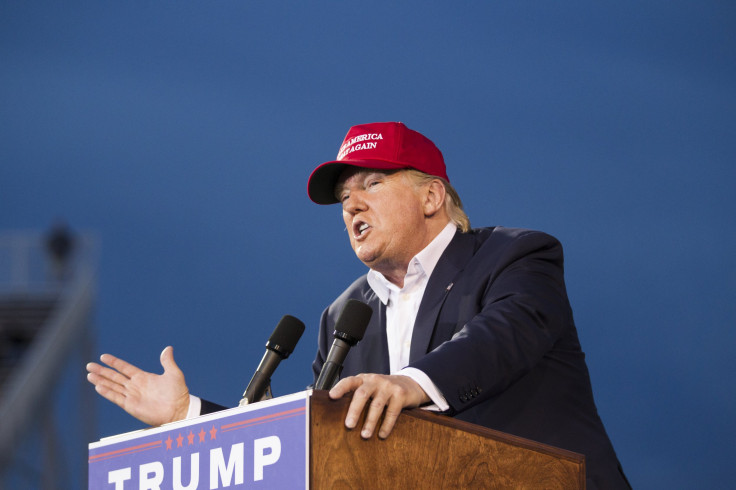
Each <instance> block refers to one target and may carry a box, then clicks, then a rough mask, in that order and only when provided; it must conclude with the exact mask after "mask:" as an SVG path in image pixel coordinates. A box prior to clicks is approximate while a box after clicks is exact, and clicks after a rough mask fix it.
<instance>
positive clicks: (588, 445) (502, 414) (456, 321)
mask: <svg viewBox="0 0 736 490" xmlns="http://www.w3.org/2000/svg"><path fill="white" fill-rule="evenodd" d="M349 298H355V299H358V300H361V301H363V302H365V303H367V304H369V305H370V306H371V307H372V308H373V316H372V318H371V321H370V323H369V325H368V328H367V330H366V333H365V336H364V337H363V340H362V341H361V342H360V343H359V344H358V345H357V346H355V347H353V348H352V349H351V350H350V352H349V353H348V356H347V358H346V359H345V362H344V364H343V366H344V367H343V371H342V377H345V376H350V375H355V374H358V373H368V372H370V373H383V374H388V373H389V359H388V343H387V340H386V311H385V306H384V305H383V304H382V303H381V302H380V300H379V299H378V297H377V296H376V295H375V293H374V292H373V290H372V289H371V288H370V286H369V285H368V282H367V280H366V276H363V277H361V278H359V279H358V280H356V281H355V282H354V283H353V284H352V285H351V286H350V287H349V288H348V289H347V290H346V291H345V292H344V293H343V294H341V295H340V297H339V298H337V300H335V302H334V303H332V304H331V305H330V306H329V307H328V308H327V309H326V310H325V311H324V313H323V315H322V320H321V325H320V331H319V351H318V353H317V358H316V359H315V361H314V363H313V366H312V368H313V371H314V376H315V379H316V378H317V376H318V375H319V372H320V369H321V368H322V364H323V362H324V360H325V358H326V357H327V353H328V351H329V348H330V345H331V343H332V339H333V336H332V333H333V330H334V325H335V322H336V320H337V317H338V315H339V314H340V312H341V311H342V307H343V305H344V303H345V302H346V301H347V300H348V299H349ZM409 365H410V366H411V367H415V368H418V369H420V370H422V371H423V372H425V373H426V374H427V375H428V376H429V378H430V379H431V380H432V381H433V382H434V383H435V384H436V385H437V387H438V388H439V390H440V391H441V392H442V394H443V395H444V396H445V398H446V399H447V402H448V404H449V405H450V410H449V412H448V415H451V416H454V417H457V418H458V419H462V420H466V421H469V422H472V423H475V424H479V425H482V426H485V427H489V428H492V429H496V430H500V431H503V432H507V433H510V434H514V435H517V436H521V437H525V438H528V439H532V440H535V441H539V442H542V443H545V444H549V445H552V446H556V447H559V448H563V449H568V450H571V451H575V452H578V453H582V454H584V455H585V458H586V474H587V487H588V488H589V489H593V488H628V483H627V482H626V479H625V476H624V475H623V472H622V471H621V467H620V464H619V462H618V459H617V457H616V454H615V452H614V450H613V447H612V445H611V443H610V441H609V439H608V436H607V434H606V431H605V429H604V427H603V424H602V422H601V420H600V417H599V416H598V412H597V409H596V406H595V403H594V401H593V393H592V389H591V384H590V379H589V375H588V368H587V366H586V364H585V355H584V353H583V352H582V350H581V347H580V343H579V341H578V335H577V331H576V328H575V324H574V322H573V316H572V311H571V308H570V304H569V301H568V298H567V292H566V288H565V282H564V278H563V254H562V247H561V245H560V243H559V242H558V241H557V240H556V239H554V238H553V237H551V236H549V235H546V234H544V233H541V232H536V231H531V230H523V229H511V228H502V227H495V228H483V229H475V230H472V231H470V232H468V233H460V232H458V233H456V234H455V237H454V238H453V240H452V242H451V243H450V245H449V246H448V247H447V249H446V250H445V251H444V253H443V255H442V257H441V258H440V260H439V262H438V263H437V266H436V267H435V269H434V272H433V273H432V276H431V277H430V278H429V283H428V284H427V288H426V290H425V293H424V297H423V298H422V302H421V305H420V308H419V312H418V314H417V318H416V321H415V325H414V330H413V334H412V341H411V351H410V364H409Z"/></svg>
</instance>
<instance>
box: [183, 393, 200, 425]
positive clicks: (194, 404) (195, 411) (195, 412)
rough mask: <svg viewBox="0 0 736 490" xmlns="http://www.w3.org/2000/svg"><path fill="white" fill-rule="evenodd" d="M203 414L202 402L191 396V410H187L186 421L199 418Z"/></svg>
mask: <svg viewBox="0 0 736 490" xmlns="http://www.w3.org/2000/svg"><path fill="white" fill-rule="evenodd" d="M200 412H202V400H201V399H200V398H199V397H196V396H194V395H189V410H187V418H186V420H189V419H193V418H194V417H199V415H200Z"/></svg>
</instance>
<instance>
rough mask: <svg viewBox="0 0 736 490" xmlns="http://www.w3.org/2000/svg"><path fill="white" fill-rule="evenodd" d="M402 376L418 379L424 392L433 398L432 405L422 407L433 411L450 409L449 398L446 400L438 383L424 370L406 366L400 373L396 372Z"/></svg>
mask: <svg viewBox="0 0 736 490" xmlns="http://www.w3.org/2000/svg"><path fill="white" fill-rule="evenodd" d="M396 374H398V375H400V376H407V377H409V378H411V379H413V380H414V381H416V382H417V383H418V384H419V386H421V387H422V389H423V390H424V392H425V393H426V394H427V396H428V397H429V399H430V400H432V403H433V404H432V405H428V406H424V407H422V408H423V409H425V410H431V411H433V412H445V411H447V410H449V409H450V404H449V403H447V400H445V397H444V396H443V395H442V393H440V390H439V388H437V385H435V384H434V383H433V382H432V380H431V379H429V376H427V375H426V374H424V371H420V370H419V369H417V368H413V367H405V368H404V369H402V370H401V371H399V372H398V373H396Z"/></svg>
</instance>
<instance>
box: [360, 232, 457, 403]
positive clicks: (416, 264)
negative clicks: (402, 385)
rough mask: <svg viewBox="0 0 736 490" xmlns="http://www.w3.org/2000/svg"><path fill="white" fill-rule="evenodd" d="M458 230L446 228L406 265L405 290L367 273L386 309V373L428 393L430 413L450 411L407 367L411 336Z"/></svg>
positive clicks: (420, 376)
mask: <svg viewBox="0 0 736 490" xmlns="http://www.w3.org/2000/svg"><path fill="white" fill-rule="evenodd" d="M456 231H457V227H456V226H455V225H454V224H453V223H452V222H450V223H448V224H447V226H445V228H444V229H443V230H442V231H441V232H440V233H439V234H438V235H437V236H436V237H435V238H434V240H432V241H431V242H430V243H429V245H427V246H426V247H425V248H424V249H423V250H422V251H421V252H419V253H418V254H416V255H415V256H414V258H412V259H411V261H410V262H409V267H408V268H407V270H406V276H404V287H402V288H399V287H398V286H397V285H395V284H393V283H391V282H389V281H388V280H387V279H386V278H385V277H384V276H383V274H381V273H380V272H376V271H374V270H372V269H371V270H370V271H369V272H368V276H367V279H368V285H369V286H370V287H371V289H373V291H374V292H375V293H376V296H378V299H379V300H381V302H382V303H383V304H384V305H386V337H387V339H388V357H389V369H390V370H389V372H390V373H391V374H400V375H403V376H408V377H410V378H411V379H413V380H414V381H416V382H417V383H419V386H421V387H422V389H423V390H424V391H425V393H427V395H428V396H429V398H430V399H431V400H432V402H433V403H434V404H435V405H436V407H428V408H431V409H435V410H436V409H438V410H447V409H448V408H450V407H449V405H448V403H447V401H446V400H445V397H444V396H442V393H440V392H439V390H438V389H437V387H436V386H435V384H434V383H433V382H432V380H430V379H429V377H428V376H427V375H426V374H424V372H422V371H420V370H418V369H415V368H408V367H406V366H407V365H408V364H409V352H410V350H411V336H412V332H413V331H414V322H415V320H416V318H417V313H418V312H419V305H420V304H421V302H422V297H423V296H424V290H425V289H426V288H427V283H428V282H429V277H430V276H431V275H432V271H434V268H435V266H436V265H437V262H439V260H440V257H441V256H442V253H443V252H444V251H445V249H446V248H447V246H448V245H449V244H450V242H451V241H452V238H453V237H454V236H455V232H456Z"/></svg>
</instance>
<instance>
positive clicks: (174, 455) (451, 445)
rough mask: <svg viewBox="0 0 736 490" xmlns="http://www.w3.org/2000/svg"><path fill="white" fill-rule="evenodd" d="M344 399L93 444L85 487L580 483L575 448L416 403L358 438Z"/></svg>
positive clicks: (257, 407)
mask: <svg viewBox="0 0 736 490" xmlns="http://www.w3.org/2000/svg"><path fill="white" fill-rule="evenodd" d="M348 404H349V399H346V398H345V399H342V400H330V399H329V397H328V396H327V392H326V391H314V392H312V391H306V392H302V393H297V394H294V395H288V396H285V397H280V398H275V399H273V400H268V401H264V402H259V403H254V404H252V405H248V406H246V407H241V408H234V409H230V410H225V411H222V412H218V413H215V414H209V415H206V416H203V417H198V418H196V419H191V420H187V421H182V422H176V423H174V424H168V425H165V426H162V427H157V428H152V429H146V430H142V431H138V432H135V433H131V434H123V435H121V436H114V437H112V438H108V439H106V440H102V441H100V442H96V443H92V444H90V450H89V488H90V489H92V488H94V489H104V488H110V489H115V490H125V489H149V488H150V489H154V488H183V489H188V490H190V489H195V488H267V489H273V488H314V489H352V488H354V489H363V488H412V489H414V488H433V489H434V488H484V489H486V488H490V489H493V488H504V489H506V488H519V489H520V488H524V489H527V488H533V489H537V488H542V489H565V490H567V489H578V488H585V461H584V457H583V456H582V455H580V454H576V453H573V452H570V451H565V450H561V449H557V448H553V447H550V446H547V445H544V444H540V443H536V442H533V441H529V440H527V439H522V438H520V437H515V436H511V435H508V434H504V433H501V432H498V431H494V430H490V429H486V428H484V427H479V426H477V425H473V424H469V423H466V422H462V421H459V420H455V419H452V418H449V417H445V416H442V415H437V414H433V413H429V412H427V411H425V410H420V409H413V410H406V411H404V413H402V414H401V416H400V417H399V419H398V421H397V423H396V425H395V427H394V430H393V432H392V433H391V435H390V436H389V437H388V438H387V439H378V438H377V437H376V436H375V435H374V436H373V437H372V438H371V439H368V440H364V439H362V438H361V437H360V431H359V430H358V429H356V430H347V429H346V428H345V426H344V420H345V416H346V414H347V408H348ZM361 422H362V421H361ZM361 426H362V425H361V424H359V425H358V427H361Z"/></svg>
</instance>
